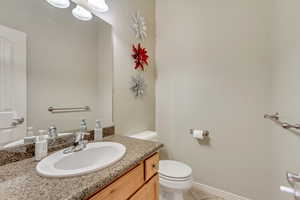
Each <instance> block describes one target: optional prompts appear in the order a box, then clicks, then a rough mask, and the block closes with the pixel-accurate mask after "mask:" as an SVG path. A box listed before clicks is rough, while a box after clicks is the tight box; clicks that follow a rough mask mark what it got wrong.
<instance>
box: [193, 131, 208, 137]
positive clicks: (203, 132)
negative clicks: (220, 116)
mask: <svg viewBox="0 0 300 200" xmlns="http://www.w3.org/2000/svg"><path fill="white" fill-rule="evenodd" d="M197 130H198V131H201V132H202V135H203V137H209V131H208V130H200V129H190V134H193V133H194V131H197Z"/></svg>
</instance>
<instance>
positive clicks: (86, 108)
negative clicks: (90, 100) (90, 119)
mask: <svg viewBox="0 0 300 200" xmlns="http://www.w3.org/2000/svg"><path fill="white" fill-rule="evenodd" d="M90 110H91V109H90V107H89V106H84V107H73V108H72V107H71V108H68V107H67V108H55V107H52V106H49V107H48V111H49V112H52V113H66V112H87V111H90Z"/></svg>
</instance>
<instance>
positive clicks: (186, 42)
mask: <svg viewBox="0 0 300 200" xmlns="http://www.w3.org/2000/svg"><path fill="white" fill-rule="evenodd" d="M270 2H271V1H261V0H243V1H241V0H227V1H219V0H188V1H181V0H164V1H156V4H157V5H156V20H157V21H156V24H157V48H156V49H157V51H156V54H157V68H158V69H157V74H158V79H157V83H156V90H157V93H156V103H157V105H156V106H157V107H156V127H157V131H158V132H159V134H160V137H161V140H162V142H163V143H165V144H166V146H167V149H168V151H169V156H170V158H172V159H176V160H180V161H183V162H186V163H187V164H189V165H190V166H191V167H192V168H193V174H194V178H195V181H197V182H200V183H203V184H207V185H210V186H213V187H216V188H220V189H223V190H226V191H229V192H233V193H236V194H239V195H243V196H245V197H248V198H251V199H253V200H267V199H268V200H269V199H272V200H275V199H276V200H277V199H278V200H279V198H278V197H274V198H270V195H271V193H270V191H275V190H271V189H272V188H271V187H270V185H271V183H272V181H273V179H272V177H273V176H274V173H273V172H272V170H271V169H273V168H274V165H275V164H277V163H274V162H273V159H272V157H271V155H272V153H273V152H272V150H271V144H272V142H271V139H272V138H273V137H274V133H271V127H272V125H273V124H271V123H270V122H269V121H267V120H265V119H264V118H263V115H264V113H266V112H270V111H271V110H272V109H271V103H270V102H271V100H272V99H271V88H272V85H271V84H272V77H271V76H272V73H271V71H272V69H271V65H270V63H271V59H270V58H271V56H272V55H271V38H270V32H271V25H272V23H271V22H272V21H271V20H272V19H271V14H272V8H273V7H272V4H271V3H270ZM191 128H200V129H207V130H209V131H210V133H211V140H210V143H209V144H200V143H198V142H197V141H196V140H194V139H193V138H192V137H191V135H190V134H189V129H191ZM275 187H276V190H277V191H278V185H276V186H275ZM276 194H278V192H277V193H276Z"/></svg>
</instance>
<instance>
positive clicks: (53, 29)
mask: <svg viewBox="0 0 300 200" xmlns="http://www.w3.org/2000/svg"><path fill="white" fill-rule="evenodd" d="M0 24H2V25H5V26H8V27H12V28H15V29H17V30H19V31H22V32H25V33H26V34H27V39H28V40H27V43H28V55H27V57H28V63H27V65H28V66H27V70H28V114H27V116H28V118H27V119H26V120H27V122H28V123H27V124H28V126H33V127H34V130H38V129H46V128H47V127H48V126H49V125H50V124H51V123H54V124H55V125H56V126H57V127H58V128H59V130H60V131H63V130H70V129H74V128H77V127H79V125H80V118H85V119H87V120H88V125H89V127H90V128H93V127H94V125H95V119H101V120H103V121H104V122H105V124H109V125H110V124H111V123H112V71H113V64H112V62H113V60H112V55H113V52H112V51H113V50H112V34H111V26H110V25H108V24H107V23H105V22H103V21H102V20H100V19H99V18H95V19H94V20H93V21H89V22H82V21H79V20H78V19H76V18H74V17H73V16H72V14H71V9H57V8H54V7H52V6H50V5H49V4H48V3H47V2H46V1H34V0H30V1H28V0H9V1H4V2H1V7H0ZM48 106H57V107H64V106H69V107H77V106H90V107H91V110H92V111H91V112H86V113H66V114H51V113H49V112H48V110H47V108H48Z"/></svg>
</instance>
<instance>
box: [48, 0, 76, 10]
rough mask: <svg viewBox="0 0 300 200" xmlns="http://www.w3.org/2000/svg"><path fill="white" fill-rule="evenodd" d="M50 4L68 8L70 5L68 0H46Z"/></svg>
mask: <svg viewBox="0 0 300 200" xmlns="http://www.w3.org/2000/svg"><path fill="white" fill-rule="evenodd" d="M46 1H47V2H48V3H49V4H50V5H52V6H54V7H56V8H68V7H69V6H70V1H69V0H46Z"/></svg>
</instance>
